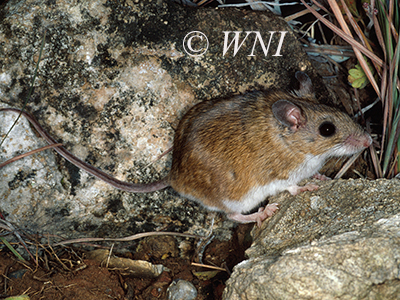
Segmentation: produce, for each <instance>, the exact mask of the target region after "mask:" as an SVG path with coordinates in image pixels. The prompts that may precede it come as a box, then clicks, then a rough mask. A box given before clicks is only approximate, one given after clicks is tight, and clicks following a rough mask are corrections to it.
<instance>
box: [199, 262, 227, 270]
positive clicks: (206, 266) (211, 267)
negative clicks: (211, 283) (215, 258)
mask: <svg viewBox="0 0 400 300" xmlns="http://www.w3.org/2000/svg"><path fill="white" fill-rule="evenodd" d="M192 266H195V267H203V268H208V269H213V270H219V271H224V272H226V271H227V270H226V269H224V268H220V267H216V266H210V265H205V264H199V263H195V262H192Z"/></svg>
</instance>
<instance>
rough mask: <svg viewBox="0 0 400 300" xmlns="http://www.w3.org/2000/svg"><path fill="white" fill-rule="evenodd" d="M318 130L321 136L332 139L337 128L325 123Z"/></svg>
mask: <svg viewBox="0 0 400 300" xmlns="http://www.w3.org/2000/svg"><path fill="white" fill-rule="evenodd" d="M318 130H319V134H320V135H322V136H324V137H330V136H332V135H334V134H335V132H336V127H335V125H333V124H332V123H331V122H324V123H322V124H321V125H320V126H319V128H318Z"/></svg>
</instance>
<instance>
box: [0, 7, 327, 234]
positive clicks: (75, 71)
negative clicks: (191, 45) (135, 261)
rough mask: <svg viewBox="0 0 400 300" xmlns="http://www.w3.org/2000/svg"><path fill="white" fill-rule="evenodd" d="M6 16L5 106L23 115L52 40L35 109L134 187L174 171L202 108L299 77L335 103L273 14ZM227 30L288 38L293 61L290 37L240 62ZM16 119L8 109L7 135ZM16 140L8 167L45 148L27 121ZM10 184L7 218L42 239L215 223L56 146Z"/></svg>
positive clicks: (5, 12)
mask: <svg viewBox="0 0 400 300" xmlns="http://www.w3.org/2000/svg"><path fill="white" fill-rule="evenodd" d="M0 19H1V20H2V22H1V24H0V47H1V51H0V106H1V107H10V106H11V107H22V105H23V101H24V100H25V99H26V96H27V94H28V91H29V87H30V83H31V81H32V75H33V74H34V70H35V65H36V62H37V61H38V57H39V49H40V45H41V42H42V41H41V40H42V38H43V36H44V33H46V43H45V46H44V50H43V56H42V59H41V62H40V68H39V72H38V77H37V78H36V81H35V84H34V86H35V89H34V92H33V95H32V97H31V99H30V100H29V101H28V104H27V107H26V109H27V111H29V112H31V113H33V115H35V117H36V118H37V119H38V120H39V122H40V123H41V124H42V125H43V126H44V127H45V129H47V130H48V131H49V132H50V133H51V135H52V136H54V138H56V139H57V140H58V141H60V142H62V143H63V144H64V146H65V147H66V148H67V149H69V150H71V151H72V152H73V153H74V154H75V155H77V156H78V157H80V158H82V159H84V160H86V161H87V162H89V163H91V164H93V165H95V166H96V167H99V168H101V169H103V170H104V171H106V172H108V173H110V174H113V175H115V176H116V177H117V178H119V179H123V180H127V181H136V182H141V181H153V180H155V179H158V178H160V177H163V176H164V175H165V174H166V173H167V172H168V168H169V163H170V156H169V155H167V156H165V157H163V158H162V159H159V160H157V157H158V156H159V155H160V154H162V153H163V152H164V151H166V150H167V149H168V148H169V147H170V146H171V145H172V139H173V133H174V128H175V127H176V125H177V123H178V120H179V118H180V117H181V116H182V115H183V114H184V112H185V111H186V110H187V109H188V108H189V107H190V106H192V105H193V104H195V103H196V102H198V101H200V100H205V99H210V98H214V97H223V96H227V95H230V94H233V93H239V92H244V91H246V90H248V89H254V88H260V87H271V86H275V87H281V88H288V87H289V86H290V85H291V82H292V81H293V79H294V76H293V75H294V73H295V71H298V70H305V71H306V72H307V73H308V74H309V75H310V77H311V78H312V79H313V81H314V83H316V85H315V86H316V90H317V96H318V97H319V98H320V99H321V98H323V99H327V97H325V95H324V93H326V89H325V88H324V87H323V86H321V85H320V84H318V83H319V82H320V81H319V79H318V78H317V77H316V75H315V72H314V71H313V70H312V69H311V68H310V66H311V64H310V63H309V61H308V60H307V57H306V55H305V53H304V52H303V51H302V47H301V45H300V44H299V43H298V42H297V40H296V38H295V37H294V35H293V34H292V33H291V32H290V28H288V26H287V25H286V23H285V22H284V21H283V20H282V19H280V18H277V17H275V16H271V14H270V13H266V12H264V13H256V12H249V11H240V10H237V9H198V10H194V9H186V8H184V7H182V6H180V5H179V4H176V3H172V2H169V1H147V0H145V1H142V0H140V1H125V2H115V1H106V0H97V1H82V2H72V3H71V2H70V1H57V2H54V1H38V0H26V1H12V0H11V1H7V3H6V5H5V6H4V7H3V8H2V10H1V11H0ZM193 30H200V31H202V32H203V33H205V34H206V35H207V37H208V40H209V42H210V46H209V50H208V51H207V53H206V54H205V55H204V56H202V57H197V58H195V57H192V56H189V55H187V54H186V53H185V52H184V49H183V39H184V37H185V35H186V34H187V33H189V32H190V31H193ZM223 31H259V32H260V33H261V34H262V35H263V37H264V39H265V41H268V40H269V33H268V32H269V31H276V32H279V31H287V34H286V36H285V39H284V42H283V44H282V49H281V54H282V56H273V54H275V53H276V51H277V46H278V42H279V39H280V36H279V35H278V34H276V35H275V36H274V39H273V40H272V44H271V48H270V49H269V51H270V54H269V55H268V56H267V57H265V56H264V55H263V54H262V50H261V47H259V46H258V47H257V48H256V50H255V51H256V52H255V54H256V55H255V56H248V55H249V54H250V52H251V49H252V46H253V41H254V40H251V39H250V38H248V39H247V40H246V42H245V43H244V44H243V46H242V48H241V49H243V51H242V50H240V51H239V52H238V53H237V54H236V56H233V54H232V51H230V52H228V53H227V54H226V55H223V49H222V48H223V37H224V34H223ZM12 115H14V114H13V113H9V112H6V113H3V112H2V113H0V130H1V134H2V135H4V133H5V130H6V128H8V127H9V126H10V118H11V117H12ZM21 122H24V120H21ZM12 138H13V140H12V142H10V140H7V141H6V145H5V146H3V147H4V148H2V150H1V152H0V159H1V161H4V160H5V159H8V158H11V157H13V156H14V155H16V154H19V153H22V152H25V151H28V150H31V149H33V148H36V147H38V146H40V145H42V146H43V145H45V144H44V142H43V141H42V140H41V139H40V138H39V137H36V136H35V135H34V134H33V133H32V131H31V130H30V129H29V127H28V126H27V124H26V122H24V123H23V124H21V125H18V129H17V131H14V132H13V133H12ZM0 176H1V178H2V181H1V184H0V197H1V199H2V200H1V202H0V210H1V211H2V212H3V213H4V214H5V215H6V217H7V220H9V221H12V222H15V223H16V224H17V225H18V226H19V227H22V228H25V229H31V230H33V231H37V230H38V231H41V232H49V233H53V234H61V235H63V236H65V237H74V236H109V235H110V234H111V235H118V236H122V235H127V234H132V233H135V232H141V231H149V230H160V229H162V230H168V229H169V230H177V231H180V232H183V231H187V230H188V231H191V232H197V233H203V232H204V231H205V230H208V227H209V225H208V224H205V223H207V220H208V218H207V217H206V216H207V211H206V210H204V209H202V208H201V207H199V206H198V205H197V204H193V203H191V202H190V201H188V200H185V199H183V198H180V197H178V196H177V195H176V194H174V192H173V191H171V190H165V191H161V192H156V193H149V194H131V193H126V192H121V191H118V190H116V189H114V188H112V187H110V186H108V185H107V184H105V183H104V182H101V181H100V180H97V179H95V178H93V177H92V176H89V175H87V174H86V173H85V172H82V171H80V170H78V169H77V168H76V167H74V166H73V165H71V164H70V163H68V162H66V161H64V159H62V158H60V157H59V156H58V155H53V154H52V150H48V151H45V152H43V153H41V154H38V155H34V156H32V157H29V158H26V159H24V160H23V161H20V162H18V163H15V164H11V165H8V166H6V167H4V168H3V169H1V170H0ZM32 208H33V209H32ZM220 225H221V224H219V225H218V226H220ZM230 226H232V223H231V222H227V223H226V224H225V225H223V226H220V228H229V227H230Z"/></svg>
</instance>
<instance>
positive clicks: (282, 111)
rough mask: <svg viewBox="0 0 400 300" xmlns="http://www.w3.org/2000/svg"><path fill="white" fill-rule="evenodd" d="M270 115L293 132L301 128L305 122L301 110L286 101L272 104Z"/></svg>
mask: <svg viewBox="0 0 400 300" xmlns="http://www.w3.org/2000/svg"><path fill="white" fill-rule="evenodd" d="M272 113H273V114H274V116H275V118H276V119H277V120H278V121H279V122H280V123H282V124H283V125H285V126H287V127H290V129H291V130H293V131H296V130H297V129H298V128H299V127H303V126H304V125H305V124H306V122H307V119H306V116H305V115H304V113H303V112H302V110H301V108H300V107H299V106H297V105H296V104H294V103H292V102H290V101H288V100H278V101H276V102H275V103H274V104H272Z"/></svg>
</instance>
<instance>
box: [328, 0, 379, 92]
mask: <svg viewBox="0 0 400 300" xmlns="http://www.w3.org/2000/svg"><path fill="white" fill-rule="evenodd" d="M341 1H342V4H343V7H344V8H345V10H346V13H348V15H350V16H351V13H350V11H349V9H348V7H347V5H346V3H344V1H343V0H341ZM328 3H329V5H330V6H331V9H332V11H333V13H334V14H335V17H336V19H337V20H338V22H339V24H340V26H341V27H342V29H343V31H344V32H345V33H346V34H348V35H349V36H351V31H350V29H349V27H348V26H347V23H346V21H345V20H344V18H343V15H342V13H341V12H340V8H339V5H338V4H337V2H336V1H335V0H328ZM350 19H351V18H350ZM353 21H354V20H353ZM353 42H356V41H355V40H354V38H353ZM350 44H351V45H353V43H350ZM354 53H355V55H356V57H357V59H358V61H359V63H360V65H361V67H362V69H363V70H364V73H365V74H366V75H367V77H368V79H369V82H370V83H371V84H372V86H373V88H374V90H375V92H376V94H377V95H378V96H379V95H380V92H379V87H378V84H377V83H376V81H375V79H374V76H373V74H372V72H371V70H370V69H369V67H368V64H367V62H366V60H365V59H364V57H363V56H362V54H361V52H360V50H358V49H356V48H354Z"/></svg>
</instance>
